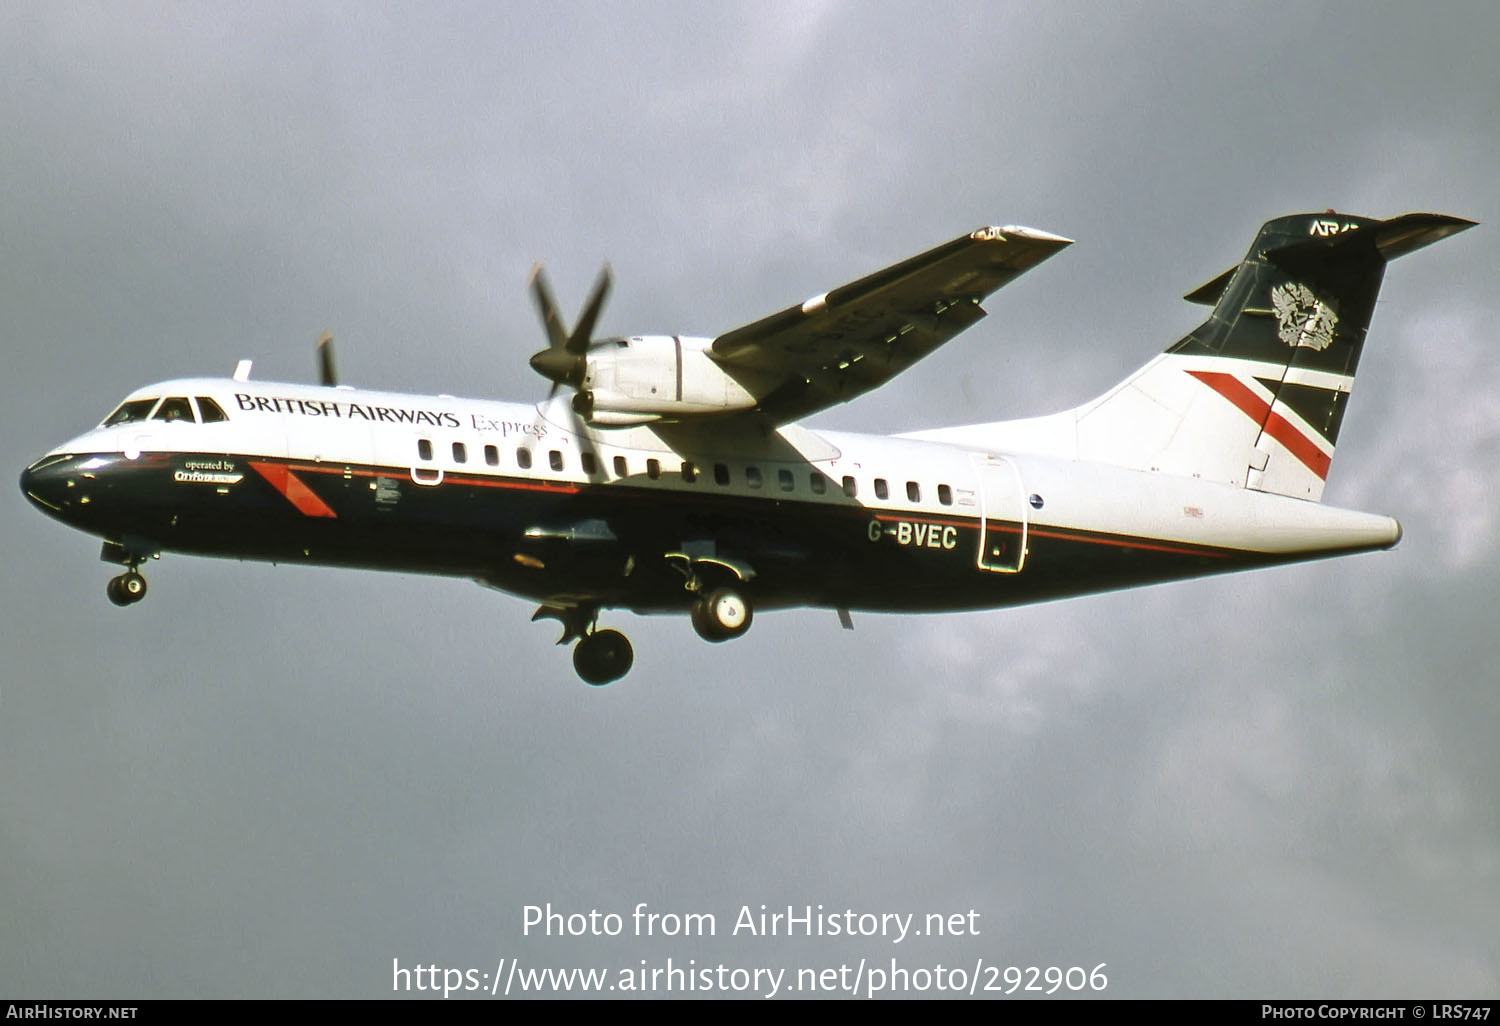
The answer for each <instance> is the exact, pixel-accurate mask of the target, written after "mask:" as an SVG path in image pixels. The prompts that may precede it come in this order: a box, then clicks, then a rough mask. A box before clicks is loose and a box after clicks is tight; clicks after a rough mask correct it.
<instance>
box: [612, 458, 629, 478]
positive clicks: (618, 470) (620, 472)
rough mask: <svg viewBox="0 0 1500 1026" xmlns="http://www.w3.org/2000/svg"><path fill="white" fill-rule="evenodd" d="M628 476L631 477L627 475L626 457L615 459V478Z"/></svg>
mask: <svg viewBox="0 0 1500 1026" xmlns="http://www.w3.org/2000/svg"><path fill="white" fill-rule="evenodd" d="M627 476H629V475H628V473H627V470H626V466H625V457H624V456H616V457H615V477H627Z"/></svg>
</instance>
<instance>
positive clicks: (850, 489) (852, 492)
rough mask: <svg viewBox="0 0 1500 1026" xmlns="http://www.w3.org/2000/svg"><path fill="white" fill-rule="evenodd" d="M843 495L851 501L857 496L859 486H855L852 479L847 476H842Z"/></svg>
mask: <svg viewBox="0 0 1500 1026" xmlns="http://www.w3.org/2000/svg"><path fill="white" fill-rule="evenodd" d="M844 494H845V495H847V496H849V498H851V499H852V498H854V497H855V496H856V495H858V494H859V485H857V484H855V483H854V478H852V477H850V476H849V475H848V474H845V475H844Z"/></svg>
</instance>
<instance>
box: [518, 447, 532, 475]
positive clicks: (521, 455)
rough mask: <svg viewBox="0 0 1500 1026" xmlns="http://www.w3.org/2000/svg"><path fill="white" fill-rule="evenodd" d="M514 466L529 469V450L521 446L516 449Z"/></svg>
mask: <svg viewBox="0 0 1500 1026" xmlns="http://www.w3.org/2000/svg"><path fill="white" fill-rule="evenodd" d="M516 466H518V467H520V468H521V469H522V470H530V469H531V450H530V449H526V448H521V449H517V450H516Z"/></svg>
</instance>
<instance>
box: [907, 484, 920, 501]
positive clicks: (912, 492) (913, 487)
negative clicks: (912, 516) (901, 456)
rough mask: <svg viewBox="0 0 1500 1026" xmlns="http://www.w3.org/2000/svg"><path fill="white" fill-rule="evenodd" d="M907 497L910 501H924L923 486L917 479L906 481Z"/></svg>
mask: <svg viewBox="0 0 1500 1026" xmlns="http://www.w3.org/2000/svg"><path fill="white" fill-rule="evenodd" d="M906 498H907V501H908V502H921V501H922V488H921V486H920V485H918V484H917V483H916V482H915V481H908V482H906Z"/></svg>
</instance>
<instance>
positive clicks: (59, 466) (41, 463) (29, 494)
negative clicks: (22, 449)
mask: <svg viewBox="0 0 1500 1026" xmlns="http://www.w3.org/2000/svg"><path fill="white" fill-rule="evenodd" d="M72 461H73V457H72V456H70V455H65V454H59V453H53V454H52V455H50V456H43V457H42V458H41V459H39V460H37V461H36V462H35V463H33V464H32V465H31V466H29V467H27V468H26V469H25V470H23V471H21V491H22V492H23V493H24V494H25V496H26V498H27V499H29V500H31V502H32V503H33V504H35V505H37V506H39V507H41V508H42V509H43V510H45V511H46V512H48V513H53V514H56V513H59V512H61V511H62V508H63V506H64V505H65V504H66V499H65V498H64V495H63V493H64V492H65V491H66V490H67V487H68V485H67V477H68V472H69V467H68V465H69V464H70V463H71V462H72Z"/></svg>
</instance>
